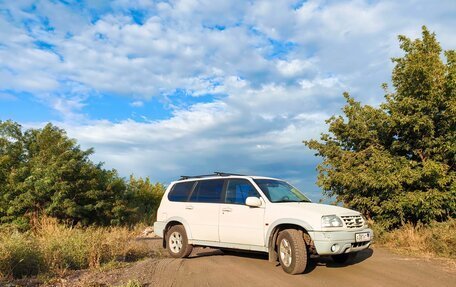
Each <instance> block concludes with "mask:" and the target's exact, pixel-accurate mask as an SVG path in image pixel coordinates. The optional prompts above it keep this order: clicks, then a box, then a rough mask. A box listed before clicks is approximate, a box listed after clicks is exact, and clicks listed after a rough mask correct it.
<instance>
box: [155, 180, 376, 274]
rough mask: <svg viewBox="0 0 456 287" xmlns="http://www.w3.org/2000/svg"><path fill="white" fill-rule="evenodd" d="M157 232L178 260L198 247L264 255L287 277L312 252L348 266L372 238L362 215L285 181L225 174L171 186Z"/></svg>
mask: <svg viewBox="0 0 456 287" xmlns="http://www.w3.org/2000/svg"><path fill="white" fill-rule="evenodd" d="M154 230H155V233H156V234H157V235H158V236H159V237H162V238H163V247H165V248H167V249H168V251H169V253H170V255H171V256H173V257H187V256H189V255H190V253H191V251H192V249H193V246H210V247H216V248H221V249H240V250H253V251H261V252H267V253H268V254H269V260H270V261H272V262H276V261H277V259H278V260H279V261H280V264H281V266H282V268H283V270H284V271H285V272H287V273H290V274H299V273H302V272H304V270H305V268H306V266H307V261H308V258H309V257H310V256H311V255H313V256H318V255H332V258H333V259H334V260H335V261H336V262H338V263H343V262H345V261H346V260H347V259H348V257H349V255H350V254H356V252H357V251H360V250H363V249H366V248H368V247H369V245H370V243H371V240H372V237H373V233H372V230H371V229H369V228H368V227H367V224H366V221H365V220H364V218H363V217H362V216H361V214H360V213H359V212H356V211H354V210H350V209H347V208H343V207H339V206H334V205H325V204H317V203H311V202H310V200H309V199H308V198H307V197H306V196H304V195H303V194H302V193H301V192H300V191H299V190H297V189H296V188H294V187H293V186H291V185H290V184H288V183H286V182H285V181H283V180H279V179H275V178H269V177H259V176H244V175H238V174H230V173H221V172H217V173H214V174H213V175H203V176H194V177H189V176H183V177H182V178H181V179H180V180H178V181H175V182H172V183H171V184H170V186H169V187H168V188H167V190H166V192H165V195H164V196H163V199H162V201H161V204H160V207H159V209H158V211H157V221H156V222H155V223H154Z"/></svg>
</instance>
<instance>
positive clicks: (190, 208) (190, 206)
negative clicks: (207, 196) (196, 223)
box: [185, 205, 193, 210]
mask: <svg viewBox="0 0 456 287" xmlns="http://www.w3.org/2000/svg"><path fill="white" fill-rule="evenodd" d="M185 209H188V210H192V209H193V206H192V205H187V206H186V207H185Z"/></svg>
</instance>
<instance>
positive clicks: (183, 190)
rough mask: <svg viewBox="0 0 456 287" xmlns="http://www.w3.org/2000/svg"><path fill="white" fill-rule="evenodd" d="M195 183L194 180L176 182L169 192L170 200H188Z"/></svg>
mask: <svg viewBox="0 0 456 287" xmlns="http://www.w3.org/2000/svg"><path fill="white" fill-rule="evenodd" d="M194 184H195V182H194V181H190V182H179V183H176V184H175V185H174V186H173V189H171V191H170V192H169V194H168V199H169V200H170V201H187V199H188V196H189V195H190V192H192V188H193V185H194Z"/></svg>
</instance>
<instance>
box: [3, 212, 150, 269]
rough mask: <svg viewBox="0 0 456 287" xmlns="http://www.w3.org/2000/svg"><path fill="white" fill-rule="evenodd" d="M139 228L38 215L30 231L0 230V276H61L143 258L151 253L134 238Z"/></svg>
mask: <svg viewBox="0 0 456 287" xmlns="http://www.w3.org/2000/svg"><path fill="white" fill-rule="evenodd" d="M143 228H144V227H143V226H138V227H136V228H134V229H128V228H125V227H108V228H95V227H91V228H85V229H84V228H75V227H70V226H66V225H62V224H58V223H57V222H56V220H54V219H52V218H42V219H41V220H40V221H39V222H38V223H37V224H36V226H35V227H34V231H33V232H27V233H20V232H18V231H15V230H11V229H5V230H0V237H1V238H2V240H1V241H0V278H2V277H3V278H11V277H13V278H21V277H24V276H32V275H37V274H48V275H51V276H56V275H57V276H62V275H63V274H64V273H65V272H66V271H67V270H77V269H86V268H99V267H100V266H101V265H103V264H106V263H109V262H125V261H134V260H137V259H140V258H143V257H145V256H148V255H150V254H151V250H150V249H149V248H148V247H147V246H146V245H145V244H144V243H142V242H139V241H137V240H135V239H136V236H137V235H138V234H139V233H140V230H142V229H143Z"/></svg>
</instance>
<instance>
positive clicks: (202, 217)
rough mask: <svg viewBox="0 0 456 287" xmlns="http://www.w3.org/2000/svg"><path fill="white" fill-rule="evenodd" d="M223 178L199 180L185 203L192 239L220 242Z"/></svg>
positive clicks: (186, 217)
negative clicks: (219, 227)
mask: <svg viewBox="0 0 456 287" xmlns="http://www.w3.org/2000/svg"><path fill="white" fill-rule="evenodd" d="M223 184H224V180H223V179H209V180H199V181H198V183H197V185H196V186H195V187H194V189H193V192H192V194H191V195H190V198H189V199H188V201H187V202H186V204H185V219H186V220H187V222H188V223H189V225H190V229H191V232H192V239H194V240H204V241H212V242H219V233H218V224H219V210H220V203H221V199H222V191H223Z"/></svg>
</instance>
